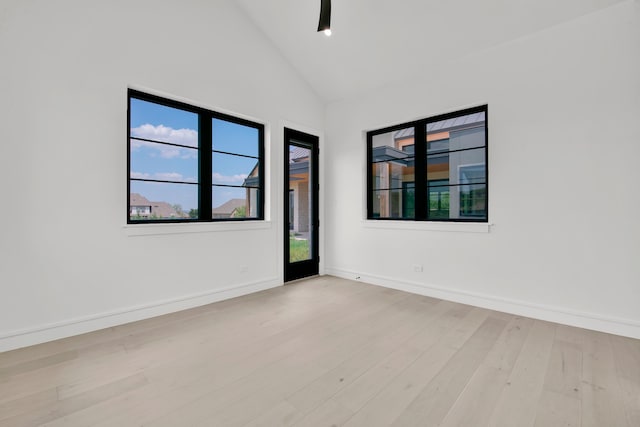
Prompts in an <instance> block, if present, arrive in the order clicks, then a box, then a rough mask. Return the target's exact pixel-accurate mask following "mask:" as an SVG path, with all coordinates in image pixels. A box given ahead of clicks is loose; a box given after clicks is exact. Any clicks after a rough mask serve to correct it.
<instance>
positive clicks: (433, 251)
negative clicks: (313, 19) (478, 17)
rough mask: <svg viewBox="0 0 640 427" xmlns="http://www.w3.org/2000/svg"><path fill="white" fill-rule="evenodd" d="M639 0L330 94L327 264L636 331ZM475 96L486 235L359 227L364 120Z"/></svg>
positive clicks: (639, 305)
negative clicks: (484, 126) (363, 91)
mask: <svg viewBox="0 0 640 427" xmlns="http://www.w3.org/2000/svg"><path fill="white" fill-rule="evenodd" d="M639 9H640V3H639V2H637V1H627V2H624V3H622V4H620V5H618V6H614V7H611V8H609V9H605V10H602V11H600V12H597V13H594V14H591V15H587V16H584V17H582V18H580V19H577V20H575V21H572V22H569V23H565V24H562V25H559V26H556V27H553V28H551V29H548V30H545V31H543V32H540V33H537V34H534V35H532V36H530V37H527V38H523V39H519V40H516V41H513V42H511V43H508V44H504V45H500V46H496V47H495V48H492V49H490V50H487V51H483V52H479V53H477V54H475V55H473V56H468V57H465V58H463V59H462V60H459V61H456V62H453V63H448V64H441V63H438V61H437V58H430V57H429V56H428V55H425V61H424V67H425V72H424V78H422V79H420V80H419V81H412V82H403V83H401V84H397V85H395V86H393V87H387V88H384V89H381V90H379V91H377V92H376V93H372V94H369V95H367V96H365V97H361V98H357V99H350V100H346V101H343V102H340V103H335V104H332V105H330V106H329V107H328V110H327V118H326V120H327V131H326V137H327V154H326V155H327V160H326V162H327V170H326V187H327V188H326V197H327V203H330V204H331V205H332V206H338V207H339V208H337V209H332V210H330V211H328V212H327V220H326V224H327V226H328V230H327V232H326V233H327V234H326V242H327V246H326V257H327V259H326V265H327V272H329V273H333V274H337V275H341V276H344V277H350V278H355V277H360V278H361V279H362V280H366V281H369V282H372V283H377V284H381V285H385V286H391V287H397V288H400V289H407V290H411V291H414V292H418V293H423V294H427V295H435V296H439V297H443V298H448V299H452V300H457V301H462V302H468V303H472V304H477V305H481V306H486V307H492V308H497V309H501V310H506V311H512V312H516V313H520V314H524V315H529V316H534V317H539V318H543V319H549V320H555V321H560V322H566V323H569V324H574V325H580V326H585V327H590V328H594V329H600V330H605V331H609V332H614V333H619V334H624V335H630V336H636V337H640V222H639V220H638V213H640V190H639V188H638V185H639V183H640V167H639V159H640V77H639V76H640V54H639V53H640V12H639ZM427 44H428V42H425V52H428V46H427ZM434 61H435V62H437V67H434V66H433V65H432V64H433V62H434ZM399 66H402V65H401V64H399ZM484 103H487V104H488V105H489V115H488V117H489V176H490V178H489V179H490V183H489V200H490V201H489V217H490V218H489V219H490V222H491V223H492V224H493V225H492V226H491V228H490V232H488V233H486V232H485V233H466V232H455V231H432V230H430V228H437V227H430V226H420V225H418V226H416V227H413V229H407V228H406V227H404V226H403V225H399V226H397V227H396V226H392V227H386V228H381V227H379V226H376V224H373V225H369V226H367V223H366V222H365V221H363V218H364V217H365V216H366V212H365V210H366V209H365V203H364V198H363V193H364V192H365V189H366V180H365V175H366V168H365V158H366V157H365V145H366V143H365V139H364V135H363V131H365V130H371V129H376V128H381V127H384V126H387V125H391V124H396V123H402V122H406V121H409V120H412V119H416V118H422V117H427V116H430V115H435V114H439V113H445V112H449V111H454V110H457V109H460V108H464V107H469V106H474V105H479V104H484ZM378 224H379V223H378ZM394 227H395V228H394ZM453 228H454V229H455V227H453ZM414 264H418V265H423V266H424V271H423V272H415V271H414V268H413V266H414Z"/></svg>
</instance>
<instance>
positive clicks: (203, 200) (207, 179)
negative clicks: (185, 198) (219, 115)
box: [198, 112, 213, 221]
mask: <svg viewBox="0 0 640 427" xmlns="http://www.w3.org/2000/svg"><path fill="white" fill-rule="evenodd" d="M198 118H199V120H198V122H199V131H198V135H199V136H200V140H199V142H198V146H199V150H200V153H199V156H198V157H199V159H200V165H199V167H200V170H199V177H200V180H199V181H200V188H199V190H200V191H199V203H198V217H199V219H200V220H203V221H211V206H212V204H211V173H212V164H211V157H212V155H211V149H212V141H211V138H212V135H213V131H212V129H211V126H212V123H213V118H212V117H211V116H210V115H208V114H205V113H203V112H201V113H200V114H199V115H198Z"/></svg>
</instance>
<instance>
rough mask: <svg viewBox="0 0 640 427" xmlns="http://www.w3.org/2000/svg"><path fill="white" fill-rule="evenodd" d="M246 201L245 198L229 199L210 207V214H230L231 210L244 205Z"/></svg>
mask: <svg viewBox="0 0 640 427" xmlns="http://www.w3.org/2000/svg"><path fill="white" fill-rule="evenodd" d="M246 203H247V201H246V200H245V199H231V200H229V201H227V202H225V203H223V204H221V205H220V206H218V207H217V208H213V209H211V213H212V214H229V215H230V214H232V213H233V211H235V210H236V209H238V208H239V207H242V206H245V205H246Z"/></svg>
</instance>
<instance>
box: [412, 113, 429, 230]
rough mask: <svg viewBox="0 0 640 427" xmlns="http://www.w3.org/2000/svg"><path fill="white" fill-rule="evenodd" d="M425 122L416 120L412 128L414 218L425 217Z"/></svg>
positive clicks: (420, 218)
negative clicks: (413, 145) (413, 146)
mask: <svg viewBox="0 0 640 427" xmlns="http://www.w3.org/2000/svg"><path fill="white" fill-rule="evenodd" d="M426 127H427V126H426V122H418V123H417V124H416V125H415V128H414V135H415V139H414V144H415V153H416V154H415V160H414V161H415V188H416V189H415V201H416V202H415V203H416V205H415V213H416V218H415V219H416V220H425V219H427V212H428V211H429V209H428V202H429V200H428V197H427V136H426Z"/></svg>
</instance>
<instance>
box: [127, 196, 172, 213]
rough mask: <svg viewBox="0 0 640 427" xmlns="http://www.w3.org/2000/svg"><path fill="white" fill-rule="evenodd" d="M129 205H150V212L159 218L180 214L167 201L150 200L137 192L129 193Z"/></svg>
mask: <svg viewBox="0 0 640 427" xmlns="http://www.w3.org/2000/svg"><path fill="white" fill-rule="evenodd" d="M129 205H130V206H151V213H152V214H155V215H157V216H158V217H160V218H178V217H180V216H181V215H179V214H178V212H177V211H176V210H175V209H174V208H173V206H171V204H169V203H167V202H152V201H149V199H147V198H146V197H144V196H142V195H140V194H138V193H131V194H129Z"/></svg>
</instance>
